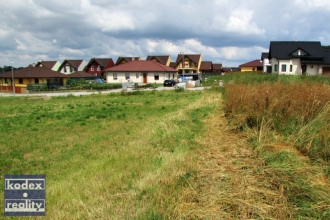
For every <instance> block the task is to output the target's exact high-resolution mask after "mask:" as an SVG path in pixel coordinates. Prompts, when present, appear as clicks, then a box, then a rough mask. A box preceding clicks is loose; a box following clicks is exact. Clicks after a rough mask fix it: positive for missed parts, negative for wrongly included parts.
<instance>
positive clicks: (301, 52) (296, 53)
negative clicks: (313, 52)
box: [292, 49, 307, 56]
mask: <svg viewBox="0 0 330 220" xmlns="http://www.w3.org/2000/svg"><path fill="white" fill-rule="evenodd" d="M292 55H293V56H306V55H307V53H306V52H304V51H303V50H300V49H299V50H297V51H295V52H294V53H293V54H292Z"/></svg>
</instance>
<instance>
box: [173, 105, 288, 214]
mask: <svg viewBox="0 0 330 220" xmlns="http://www.w3.org/2000/svg"><path fill="white" fill-rule="evenodd" d="M221 107H222V106H219V111H218V112H217V114H216V115H213V116H212V117H210V118H209V119H208V121H207V124H208V126H209V128H208V131H207V134H208V135H207V137H205V138H203V139H202V140H201V141H200V143H199V144H200V145H201V146H202V147H200V152H199V158H198V160H197V164H198V174H197V177H196V179H195V180H194V182H192V183H190V184H191V187H187V188H186V189H185V191H184V192H183V193H182V194H181V195H182V196H180V198H179V205H178V206H177V207H176V210H175V217H176V218H181V219H256V218H261V219H288V218H290V215H291V212H292V210H291V209H292V207H289V206H288V203H287V198H286V197H285V195H284V193H283V192H284V190H283V186H281V184H280V183H279V181H278V177H277V176H276V174H275V173H273V172H272V170H271V169H265V166H264V163H263V161H262V160H260V159H258V158H257V156H256V155H255V153H254V152H253V150H252V148H251V147H250V146H248V143H247V142H246V137H244V136H242V135H241V134H239V133H235V132H233V131H231V130H230V129H229V128H228V126H227V121H226V119H225V117H224V114H223V112H222V110H220V109H221Z"/></svg>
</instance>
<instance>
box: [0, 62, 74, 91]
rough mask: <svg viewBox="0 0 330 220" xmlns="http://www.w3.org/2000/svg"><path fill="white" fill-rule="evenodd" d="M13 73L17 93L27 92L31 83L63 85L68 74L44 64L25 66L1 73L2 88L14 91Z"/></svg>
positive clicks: (0, 88) (0, 83)
mask: <svg viewBox="0 0 330 220" xmlns="http://www.w3.org/2000/svg"><path fill="white" fill-rule="evenodd" d="M12 74H13V77H14V87H15V93H27V89H28V88H27V87H28V85H30V84H33V85H34V84H45V85H46V86H53V85H56V86H63V85H65V84H66V81H67V78H68V76H67V75H65V74H62V73H59V72H56V71H53V70H50V69H48V68H46V67H44V66H42V67H40V66H38V67H25V68H21V69H17V70H14V71H13V73H12V71H9V72H7V73H4V74H0V85H1V86H0V90H2V91H13V84H12Z"/></svg>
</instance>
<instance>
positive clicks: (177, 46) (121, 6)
mask: <svg viewBox="0 0 330 220" xmlns="http://www.w3.org/2000/svg"><path fill="white" fill-rule="evenodd" d="M0 10H1V14H0V58H1V59H0V66H3V65H7V66H10V65H11V64H12V62H14V64H13V66H14V67H21V66H22V67H25V66H27V65H29V64H31V63H36V62H38V61H39V60H41V59H43V60H57V61H60V62H62V61H63V60H64V59H84V60H85V61H86V62H88V61H89V60H90V58H92V57H110V58H112V59H113V60H114V62H116V60H117V58H118V57H119V56H140V57H141V58H142V59H146V57H147V56H148V55H170V56H171V58H172V60H173V61H175V59H176V57H177V55H178V54H179V53H180V52H183V53H185V54H202V59H203V61H212V62H213V63H222V64H223V66H225V67H230V66H232V67H234V66H238V65H240V64H242V63H246V62H249V61H252V60H254V59H259V58H260V55H261V52H267V51H268V48H269V43H270V41H293V40H299V41H320V42H321V44H322V45H330V22H329V21H330V4H329V1H326V0H291V1H288V0H263V1H261V0H244V1H243V0H240V1H239V0H203V1H202V0H181V1H179V0H125V1H119V0H118V1H113V0H0Z"/></svg>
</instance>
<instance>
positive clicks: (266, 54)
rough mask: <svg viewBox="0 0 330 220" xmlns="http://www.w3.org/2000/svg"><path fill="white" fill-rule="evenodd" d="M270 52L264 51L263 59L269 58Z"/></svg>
mask: <svg viewBox="0 0 330 220" xmlns="http://www.w3.org/2000/svg"><path fill="white" fill-rule="evenodd" d="M268 56H269V53H268V52H263V53H261V59H262V60H263V59H268Z"/></svg>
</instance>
